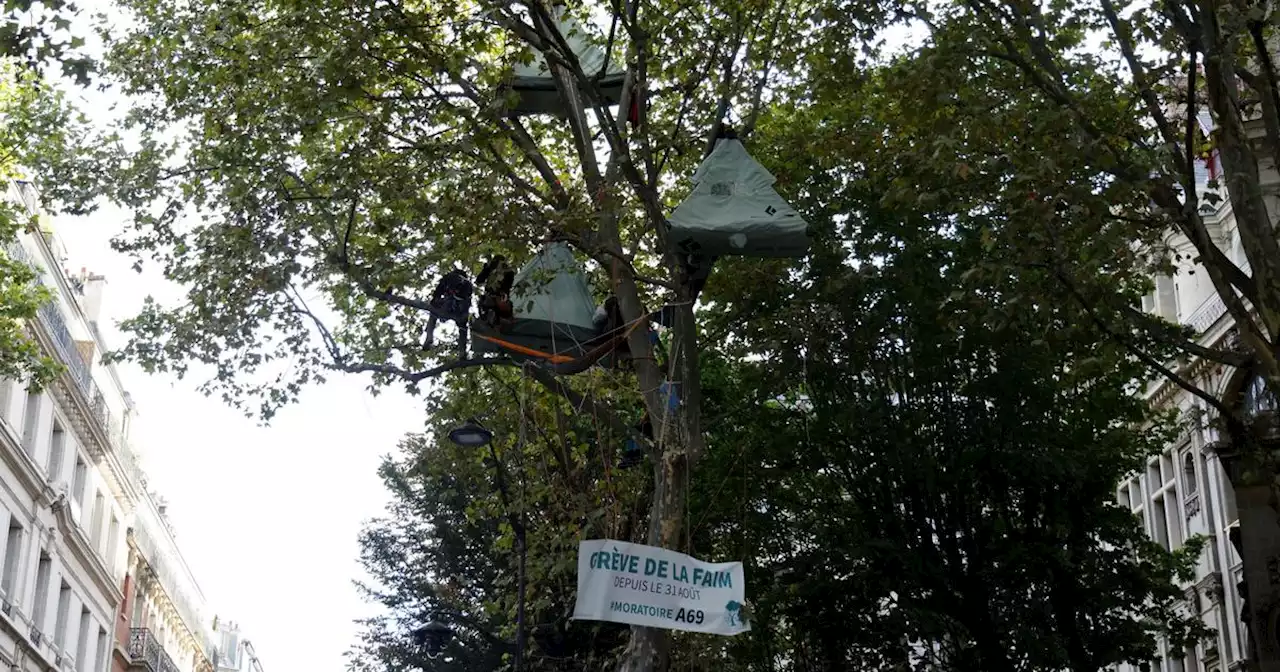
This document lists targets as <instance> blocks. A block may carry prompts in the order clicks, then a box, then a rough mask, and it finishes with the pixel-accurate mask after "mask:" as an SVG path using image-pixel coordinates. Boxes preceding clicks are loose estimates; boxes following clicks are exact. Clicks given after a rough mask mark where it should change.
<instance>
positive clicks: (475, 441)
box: [449, 418, 527, 672]
mask: <svg viewBox="0 0 1280 672" xmlns="http://www.w3.org/2000/svg"><path fill="white" fill-rule="evenodd" d="M449 440H450V441H452V442H453V443H454V444H456V445H458V446H460V447H463V448H480V447H482V446H486V447H488V448H489V461H490V462H492V465H493V473H494V481H496V482H497V486H498V496H499V497H501V498H502V510H503V513H504V514H505V515H506V516H507V521H508V522H509V523H510V524H511V530H512V532H513V533H514V534H515V542H516V543H515V547H516V554H517V558H516V655H515V669H516V672H521V671H522V670H523V669H524V645H525V632H524V597H525V557H526V555H527V553H526V551H527V546H526V544H525V525H524V506H523V502H521V507H520V512H519V514H518V515H517V514H515V513H513V512H512V507H511V494H510V492H509V490H508V489H507V474H506V469H505V467H503V465H502V462H501V461H500V460H499V459H498V453H497V451H496V450H494V448H493V432H491V431H489V430H488V429H486V428H485V427H484V425H481V424H480V423H479V421H477V420H476V419H475V418H472V419H470V420H468V421H467V422H466V423H464V424H463V425H462V426H461V427H457V428H455V429H453V430H451V431H450V432H449Z"/></svg>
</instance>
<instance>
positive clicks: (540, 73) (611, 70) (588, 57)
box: [510, 4, 626, 115]
mask: <svg viewBox="0 0 1280 672" xmlns="http://www.w3.org/2000/svg"><path fill="white" fill-rule="evenodd" d="M550 14H551V18H552V21H553V23H554V24H555V26H556V28H557V29H558V30H559V31H560V34H561V35H563V36H564V41H565V43H566V44H568V45H569V48H570V49H571V50H573V53H574V54H575V55H576V56H577V57H578V63H579V64H580V65H581V66H582V71H583V72H585V73H586V74H587V75H588V76H592V77H595V78H596V88H598V89H599V90H600V93H601V95H602V96H603V97H604V100H605V101H606V102H607V103H608V104H609V105H617V104H618V102H619V101H620V100H621V99H622V85H623V83H624V80H625V78H626V76H625V73H624V72H623V69H622V67H621V64H619V63H617V62H616V61H615V60H612V59H609V58H608V57H607V55H606V53H605V51H604V50H603V49H600V48H599V47H597V46H596V45H595V44H592V42H591V40H590V39H589V37H588V36H587V32H586V30H585V29H584V28H583V27H582V26H580V25H578V22H577V21H574V20H573V19H572V18H571V17H569V16H568V15H567V13H566V10H565V7H564V5H560V4H557V5H555V6H554V7H552V8H551V9H550ZM510 88H511V90H513V91H515V92H516V94H517V96H518V97H517V99H516V103H515V107H514V108H512V110H511V111H512V112H514V113H515V114H518V115H528V114H554V115H564V114H565V109H564V102H563V101H562V100H561V99H560V92H559V91H558V90H557V89H556V81H555V79H553V78H552V76H551V69H550V67H548V65H547V61H546V59H545V58H544V57H543V56H542V55H541V54H539V55H536V56H535V57H534V60H533V62H532V63H528V64H525V63H520V64H517V65H516V66H515V73H514V76H513V77H512V80H511V83H510Z"/></svg>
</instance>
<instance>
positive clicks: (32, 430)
mask: <svg viewBox="0 0 1280 672" xmlns="http://www.w3.org/2000/svg"><path fill="white" fill-rule="evenodd" d="M40 396H41V395H40V393H39V392H36V391H33V390H27V405H26V406H25V407H24V408H25V410H24V414H23V419H22V449H23V450H25V451H27V454H28V455H35V454H36V431H37V430H38V429H39V428H38V427H37V425H38V424H39V423H40Z"/></svg>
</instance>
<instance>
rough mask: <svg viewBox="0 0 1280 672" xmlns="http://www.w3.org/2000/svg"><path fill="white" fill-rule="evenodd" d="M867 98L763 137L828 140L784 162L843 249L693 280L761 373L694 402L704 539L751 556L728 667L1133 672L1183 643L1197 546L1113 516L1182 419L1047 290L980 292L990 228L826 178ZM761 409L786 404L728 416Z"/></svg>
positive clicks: (751, 369)
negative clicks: (785, 266) (1139, 389)
mask: <svg viewBox="0 0 1280 672" xmlns="http://www.w3.org/2000/svg"><path fill="white" fill-rule="evenodd" d="M846 93H847V91H846ZM856 93H864V92H856ZM855 101H860V102H855ZM877 102H879V101H876V100H874V99H869V98H861V97H859V96H852V97H851V96H848V95H845V96H841V97H838V98H835V97H833V98H828V99H821V98H819V99H816V102H813V103H810V104H806V105H805V106H803V107H805V109H804V110H803V111H798V112H797V113H796V114H795V115H794V116H790V117H783V116H778V117H775V118H774V121H772V122H770V124H768V126H766V127H762V129H761V133H762V134H764V135H762V137H770V138H771V139H773V140H774V142H770V143H769V145H770V146H785V145H786V143H785V142H782V141H778V140H776V138H773V136H772V134H773V133H785V134H790V133H795V134H797V135H801V136H804V137H807V138H808V139H809V140H810V141H811V142H814V143H815V144H816V145H819V146H826V147H828V149H827V150H826V151H829V152H831V154H826V153H825V152H815V153H810V154H804V153H798V154H797V155H796V156H799V157H803V158H801V159H799V160H800V161H801V162H808V161H812V162H813V163H814V164H818V165H811V166H809V168H810V169H809V170H803V171H797V174H807V175H808V176H809V177H808V178H806V179H804V180H802V181H801V183H800V184H797V185H796V188H797V189H798V190H799V191H801V192H803V193H806V194H809V196H810V198H811V199H812V200H809V201H808V202H807V203H806V205H807V206H808V207H809V208H810V212H811V213H815V214H816V212H818V211H826V212H830V213H837V212H843V213H845V214H847V218H846V217H838V216H837V217H832V218H831V220H832V221H835V222H843V223H842V224H840V225H838V230H837V232H836V233H837V236H836V238H837V239H838V240H840V241H841V242H842V243H843V246H842V247H844V248H846V249H840V248H839V247H835V248H824V249H823V250H821V251H819V252H818V253H816V254H815V255H814V256H813V258H812V259H811V260H810V264H809V268H808V269H807V272H806V273H805V274H804V275H803V276H802V277H800V278H798V279H796V281H795V282H793V283H791V284H788V285H783V286H779V285H775V284H772V283H767V282H761V283H737V284H735V285H732V286H729V285H721V286H718V287H716V288H709V289H708V292H709V293H711V292H713V291H714V292H717V293H716V295H715V298H716V299H717V302H716V304H717V305H722V304H724V305H731V306H736V305H752V306H755V307H756V308H757V310H758V311H759V312H760V314H761V317H760V318H759V319H754V320H749V321H747V322H745V323H744V322H742V321H740V320H739V319H738V317H737V316H736V315H732V314H729V312H728V311H726V312H724V313H721V314H709V315H704V320H705V323H706V324H708V325H709V327H710V328H715V327H716V326H720V325H721V324H723V322H722V321H724V320H732V322H733V323H734V324H736V325H740V326H737V327H735V331H736V332H737V333H739V334H743V335H745V334H750V335H751V336H750V337H740V338H735V339H731V342H732V343H735V344H739V345H738V347H736V348H728V349H727V352H726V355H727V356H729V357H731V358H732V359H733V360H734V361H746V362H759V364H754V365H752V364H747V365H744V366H743V368H745V371H744V370H742V369H739V372H738V373H737V374H736V375H735V376H733V378H735V379H737V380H738V381H740V382H738V383H737V385H740V387H731V388H730V389H729V390H728V391H726V392H724V393H723V395H722V397H719V398H717V402H720V400H721V399H723V400H725V402H727V403H725V404H724V405H723V406H722V405H721V404H720V403H711V402H710V401H709V402H708V404H707V407H706V412H707V413H708V415H709V416H713V415H714V416H716V417H717V418H718V419H717V421H716V422H715V423H711V424H709V426H711V427H714V430H713V431H712V432H711V434H710V436H709V445H710V448H709V450H710V453H711V454H712V455H716V454H717V453H718V454H719V455H720V457H721V459H714V458H711V459H709V460H708V466H707V468H706V471H705V472H704V474H703V478H702V479H700V483H701V484H702V486H703V487H702V488H700V489H699V492H698V493H697V494H695V496H694V498H693V500H692V501H693V502H694V507H695V508H694V510H695V511H700V513H699V514H697V517H698V518H699V519H702V520H705V521H706V522H705V523H704V524H703V525H700V526H699V527H698V530H706V532H705V533H704V534H703V536H697V537H695V540H694V545H695V546H697V547H699V548H700V549H701V548H711V549H715V550H714V551H712V552H718V554H722V555H726V556H733V555H735V554H739V553H742V552H743V549H760V552H758V553H756V554H752V555H750V556H748V557H747V562H748V582H749V584H750V585H751V586H752V593H751V598H752V600H753V601H754V602H755V604H754V605H753V607H754V609H753V611H754V613H755V622H756V623H757V625H758V626H759V627H757V628H756V629H754V630H753V632H752V633H751V636H750V637H749V638H739V639H738V640H735V641H734V642H733V644H732V645H731V646H732V648H733V650H734V652H735V653H737V654H739V655H740V656H741V657H737V656H735V658H734V661H735V663H736V664H737V665H738V667H737V668H736V669H755V668H754V667H752V665H753V664H755V665H760V666H761V667H762V668H763V667H765V666H768V665H770V664H771V663H773V662H775V661H778V660H786V661H788V662H790V664H791V665H792V667H790V668H784V669H814V670H821V669H866V670H904V669H948V670H1000V669H1004V670H1060V669H1071V670H1099V669H1105V668H1107V667H1109V666H1112V665H1114V664H1116V663H1119V662H1131V663H1135V664H1137V663H1145V662H1146V661H1149V660H1150V659H1151V658H1152V657H1153V656H1154V651H1155V643H1156V638H1157V637H1159V636H1166V637H1168V638H1169V640H1170V641H1172V642H1173V643H1174V644H1173V646H1174V647H1175V648H1176V647H1178V646H1180V645H1181V644H1184V643H1185V644H1191V643H1194V642H1195V641H1196V640H1197V639H1198V638H1199V637H1201V636H1203V635H1204V634H1205V632H1204V630H1203V626H1202V625H1200V624H1198V623H1196V620H1195V617H1194V616H1193V615H1188V614H1183V613H1180V608H1181V604H1182V600H1183V594H1182V591H1181V589H1180V588H1179V587H1178V581H1177V577H1179V576H1180V575H1181V576H1183V577H1185V576H1186V574H1187V573H1189V572H1190V570H1191V568H1192V567H1193V565H1194V563H1195V562H1196V560H1197V558H1198V556H1199V553H1200V545H1199V544H1198V543H1195V542H1194V541H1193V542H1192V543H1189V544H1188V545H1187V546H1186V547H1184V548H1182V549H1179V550H1178V551H1177V552H1176V553H1174V554H1173V555H1170V554H1169V553H1167V552H1166V551H1165V550H1164V549H1163V548H1160V547H1158V546H1157V545H1156V544H1154V543H1153V542H1151V541H1150V540H1148V539H1147V537H1146V535H1145V533H1144V532H1143V530H1142V528H1141V525H1140V524H1139V523H1138V521H1136V520H1135V519H1134V518H1133V517H1132V516H1131V515H1130V512H1129V511H1128V509H1127V507H1120V506H1117V505H1116V504H1115V487H1116V484H1117V483H1118V482H1119V481H1120V479H1122V478H1123V477H1124V476H1126V475H1127V474H1128V473H1130V472H1131V471H1132V470H1134V469H1136V468H1139V467H1140V466H1141V465H1142V464H1143V463H1144V462H1145V460H1146V458H1147V456H1148V455H1150V454H1152V453H1153V452H1155V451H1160V450H1162V449H1163V447H1164V445H1165V443H1166V441H1167V440H1168V439H1169V438H1170V435H1169V431H1170V429H1171V428H1174V427H1176V425H1174V424H1172V423H1171V419H1170V418H1169V417H1168V416H1167V415H1166V414H1160V413H1156V412H1153V409H1151V408H1150V407H1149V406H1148V405H1147V403H1146V402H1145V401H1143V400H1142V399H1141V398H1139V397H1135V396H1133V395H1132V394H1131V391H1132V390H1133V389H1134V388H1135V387H1136V386H1138V385H1141V384H1143V382H1144V381H1145V378H1146V377H1147V370H1146V368H1145V366H1144V365H1143V364H1142V363H1141V362H1139V361H1137V360H1136V359H1134V358H1132V357H1130V356H1129V354H1128V351H1127V350H1126V349H1125V348H1124V347H1123V346H1122V345H1120V344H1118V343H1116V342H1114V341H1113V340H1111V339H1110V337H1109V335H1108V334H1106V333H1104V332H1101V331H1100V330H1098V329H1097V327H1096V324H1095V322H1094V321H1093V319H1092V316H1091V313H1090V312H1089V311H1088V310H1087V309H1085V308H1084V307H1082V306H1080V305H1079V304H1078V303H1074V302H1072V301H1070V300H1069V299H1070V296H1069V294H1068V292H1067V291H1066V290H1065V288H1063V287H1062V286H1061V285H1053V284H1050V283H1047V282H1045V280H1044V279H1043V278H1041V277H1038V276H1036V275H1034V274H1006V275H1004V276H1001V277H999V278H995V277H993V276H992V275H981V276H979V277H974V275H975V274H973V273H971V271H970V269H971V268H972V267H973V266H974V265H975V264H977V263H979V262H980V261H981V260H985V259H989V258H990V257H991V256H992V255H991V252H990V251H989V250H988V242H987V235H988V234H986V233H984V228H985V227H984V226H983V224H982V223H981V222H978V223H971V222H965V221H962V220H957V219H956V218H953V217H935V216H932V215H922V214H921V213H920V212H919V211H918V210H916V209H915V208H914V207H906V206H898V205H890V204H880V205H877V204H876V203H875V201H878V200H879V198H880V197H881V196H882V195H884V194H885V193H887V191H888V189H889V188H890V186H891V185H890V183H891V182H893V181H895V180H897V179H900V178H899V175H897V174H892V173H889V172H884V173H876V172H868V173H866V174H865V175H857V176H856V178H857V179H845V180H832V178H833V177H841V176H843V175H847V174H848V173H847V170H848V169H847V167H845V166H844V165H842V164H838V163H837V164H836V165H834V166H832V167H829V168H827V169H824V168H823V166H822V165H821V164H823V163H825V162H826V161H827V160H828V159H827V157H828V156H831V155H841V154H843V151H844V149H845V148H844V147H843V146H841V145H840V144H839V140H838V138H840V137H844V138H849V139H852V140H854V141H857V140H859V139H861V138H865V137H866V136H858V135H854V134H849V133H847V129H843V128H840V126H841V122H840V120H842V119H846V118H847V119H850V120H853V121H857V122H861V121H862V120H863V118H862V117H861V115H859V114H853V115H851V116H849V117H844V116H843V115H842V114H841V108H844V109H845V110H846V111H847V109H848V107H849V106H860V105H862V104H865V105H868V106H871V107H874V106H875V105H876V103H877ZM866 122H867V123H868V124H874V119H867V120H866ZM774 123H776V124H777V126H776V127H775V126H774ZM821 127H826V128H828V129H830V132H831V133H832V137H829V138H828V137H823V132H822V130H820V129H821ZM814 134H816V137H815V135H814ZM846 142H848V141H846ZM824 143H831V144H830V145H825V144H824ZM914 205H915V204H914V203H912V204H911V206H914ZM854 207H856V209H853V208H854ZM846 208H849V209H846ZM964 276H969V277H968V278H967V279H964ZM961 286H963V287H965V288H966V291H957V288H958V287H961ZM779 287H781V288H782V289H781V291H779ZM1046 290H1054V291H1047V292H1046ZM1041 292H1045V293H1041ZM1032 295H1036V296H1037V298H1036V299H1035V300H1028V299H1029V297H1030V296H1032ZM1164 352H1168V351H1167V350H1166V351H1164ZM1162 354H1164V353H1163V352H1162ZM705 370H706V371H711V370H714V369H713V367H711V366H710V365H707V366H706V369H705ZM704 384H708V386H710V384H709V381H705V380H704ZM754 394H762V395H763V396H764V398H765V399H774V398H776V399H778V401H777V402H775V403H769V404H761V405H757V404H758V403H759V401H760V398H759V397H755V398H754V399H753V401H755V402H757V403H756V404H747V407H748V408H750V409H751V410H750V411H749V412H746V413H742V412H739V413H732V412H730V411H729V409H732V408H733V406H734V405H735V404H734V402H733V400H738V399H742V398H752V395H754ZM708 399H711V395H710V394H709V395H708ZM761 406H763V408H761ZM726 407H727V408H726ZM744 446H749V447H750V452H749V453H747V452H746V451H744V448H743V447H744ZM721 451H723V452H721ZM744 461H747V462H748V464H745V465H744V464H743V462H744ZM723 493H731V495H730V496H725V495H724V494H723ZM744 500H745V501H744ZM935 656H936V657H935ZM746 661H751V662H746ZM731 669H735V668H731Z"/></svg>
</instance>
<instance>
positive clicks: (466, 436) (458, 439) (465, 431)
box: [449, 418, 493, 448]
mask: <svg viewBox="0 0 1280 672" xmlns="http://www.w3.org/2000/svg"><path fill="white" fill-rule="evenodd" d="M449 440H450V441H452V442H453V443H454V444H456V445H458V446H461V447H463V448H483V447H484V446H488V445H489V444H490V443H491V442H492V441H493V432H491V431H489V430H487V429H485V427H484V425H481V424H480V423H479V422H478V421H476V419H475V418H472V419H470V420H468V421H466V422H465V423H463V425H462V426H461V427H455V428H453V429H451V430H449Z"/></svg>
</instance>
